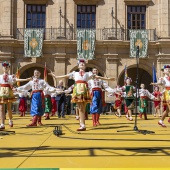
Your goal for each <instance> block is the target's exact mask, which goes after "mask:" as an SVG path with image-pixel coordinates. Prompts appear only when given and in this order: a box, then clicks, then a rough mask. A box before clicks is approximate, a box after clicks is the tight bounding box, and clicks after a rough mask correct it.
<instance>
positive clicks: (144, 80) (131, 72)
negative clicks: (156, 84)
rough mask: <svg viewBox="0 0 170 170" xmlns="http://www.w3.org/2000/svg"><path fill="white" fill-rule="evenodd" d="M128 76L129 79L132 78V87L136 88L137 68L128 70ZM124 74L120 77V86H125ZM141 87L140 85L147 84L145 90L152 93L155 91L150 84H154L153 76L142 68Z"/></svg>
mask: <svg viewBox="0 0 170 170" xmlns="http://www.w3.org/2000/svg"><path fill="white" fill-rule="evenodd" d="M127 74H128V77H130V78H131V79H132V85H134V86H136V84H135V81H136V68H134V67H133V68H129V69H127ZM124 76H125V74H124V72H123V73H122V74H121V75H120V77H119V80H118V84H120V86H123V85H124ZM138 78H139V87H140V84H141V83H143V84H145V88H146V89H148V90H149V91H150V92H152V91H153V86H151V85H150V83H151V82H152V76H151V75H150V74H149V73H148V72H147V71H145V70H144V69H142V68H139V76H138Z"/></svg>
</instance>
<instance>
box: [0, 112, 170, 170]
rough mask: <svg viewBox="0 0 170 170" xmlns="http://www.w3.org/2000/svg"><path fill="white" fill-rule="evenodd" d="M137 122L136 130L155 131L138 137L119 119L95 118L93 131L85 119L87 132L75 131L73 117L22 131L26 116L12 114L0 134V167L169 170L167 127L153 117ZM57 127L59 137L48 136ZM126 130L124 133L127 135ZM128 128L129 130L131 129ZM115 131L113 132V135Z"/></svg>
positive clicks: (131, 125)
mask: <svg viewBox="0 0 170 170" xmlns="http://www.w3.org/2000/svg"><path fill="white" fill-rule="evenodd" d="M148 117H149V120H142V119H139V120H138V129H140V130H149V131H153V132H155V133H151V134H146V135H143V134H141V133H137V132H135V131H133V128H134V121H128V120H126V118H125V116H123V117H121V118H117V117H116V116H115V115H101V119H100V122H101V124H102V125H100V126H97V127H93V126H92V120H91V116H89V120H87V121H86V127H87V131H84V132H80V133H77V131H76V129H77V128H78V127H79V122H78V121H77V120H75V116H74V115H67V116H66V118H65V119H61V118H60V119H58V118H57V117H52V118H51V120H43V121H42V122H43V124H44V126H41V127H40V126H38V127H36V128H27V127H26V126H25V125H26V124H28V123H30V116H29V115H27V116H26V117H24V118H23V117H19V116H18V115H14V119H13V120H14V127H13V128H9V127H8V125H7V123H8V120H6V131H8V130H11V131H15V134H12V133H10V134H9V135H2V133H4V132H2V131H0V134H1V135H0V168H160V169H162V168H167V169H170V124H168V122H167V120H168V119H167V118H166V120H165V124H166V125H167V128H162V127H161V126H159V125H158V124H157V122H158V120H159V118H155V117H153V116H152V115H150V116H148ZM56 125H62V132H63V133H64V134H63V135H62V136H60V137H57V136H55V135H54V134H53V130H54V127H55V126H56ZM128 130H130V131H128ZM131 130H132V131H131ZM117 131H119V132H117Z"/></svg>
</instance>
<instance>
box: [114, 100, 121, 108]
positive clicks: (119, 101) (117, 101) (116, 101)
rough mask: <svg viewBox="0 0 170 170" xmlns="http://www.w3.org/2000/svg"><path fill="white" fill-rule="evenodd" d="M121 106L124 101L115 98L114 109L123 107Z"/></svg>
mask: <svg viewBox="0 0 170 170" xmlns="http://www.w3.org/2000/svg"><path fill="white" fill-rule="evenodd" d="M121 107H122V101H121V100H115V104H114V109H121Z"/></svg>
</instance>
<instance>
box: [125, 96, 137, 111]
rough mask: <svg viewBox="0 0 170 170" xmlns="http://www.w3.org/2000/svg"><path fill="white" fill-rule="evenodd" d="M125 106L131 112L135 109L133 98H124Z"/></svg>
mask: <svg viewBox="0 0 170 170" xmlns="http://www.w3.org/2000/svg"><path fill="white" fill-rule="evenodd" d="M125 104H126V108H127V109H128V110H133V109H134V108H135V106H134V98H125Z"/></svg>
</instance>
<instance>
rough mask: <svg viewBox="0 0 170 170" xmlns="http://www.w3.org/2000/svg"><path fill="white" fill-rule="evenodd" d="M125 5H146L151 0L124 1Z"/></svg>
mask: <svg viewBox="0 0 170 170" xmlns="http://www.w3.org/2000/svg"><path fill="white" fill-rule="evenodd" d="M124 2H125V4H126V5H148V4H149V3H150V2H152V0H124Z"/></svg>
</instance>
